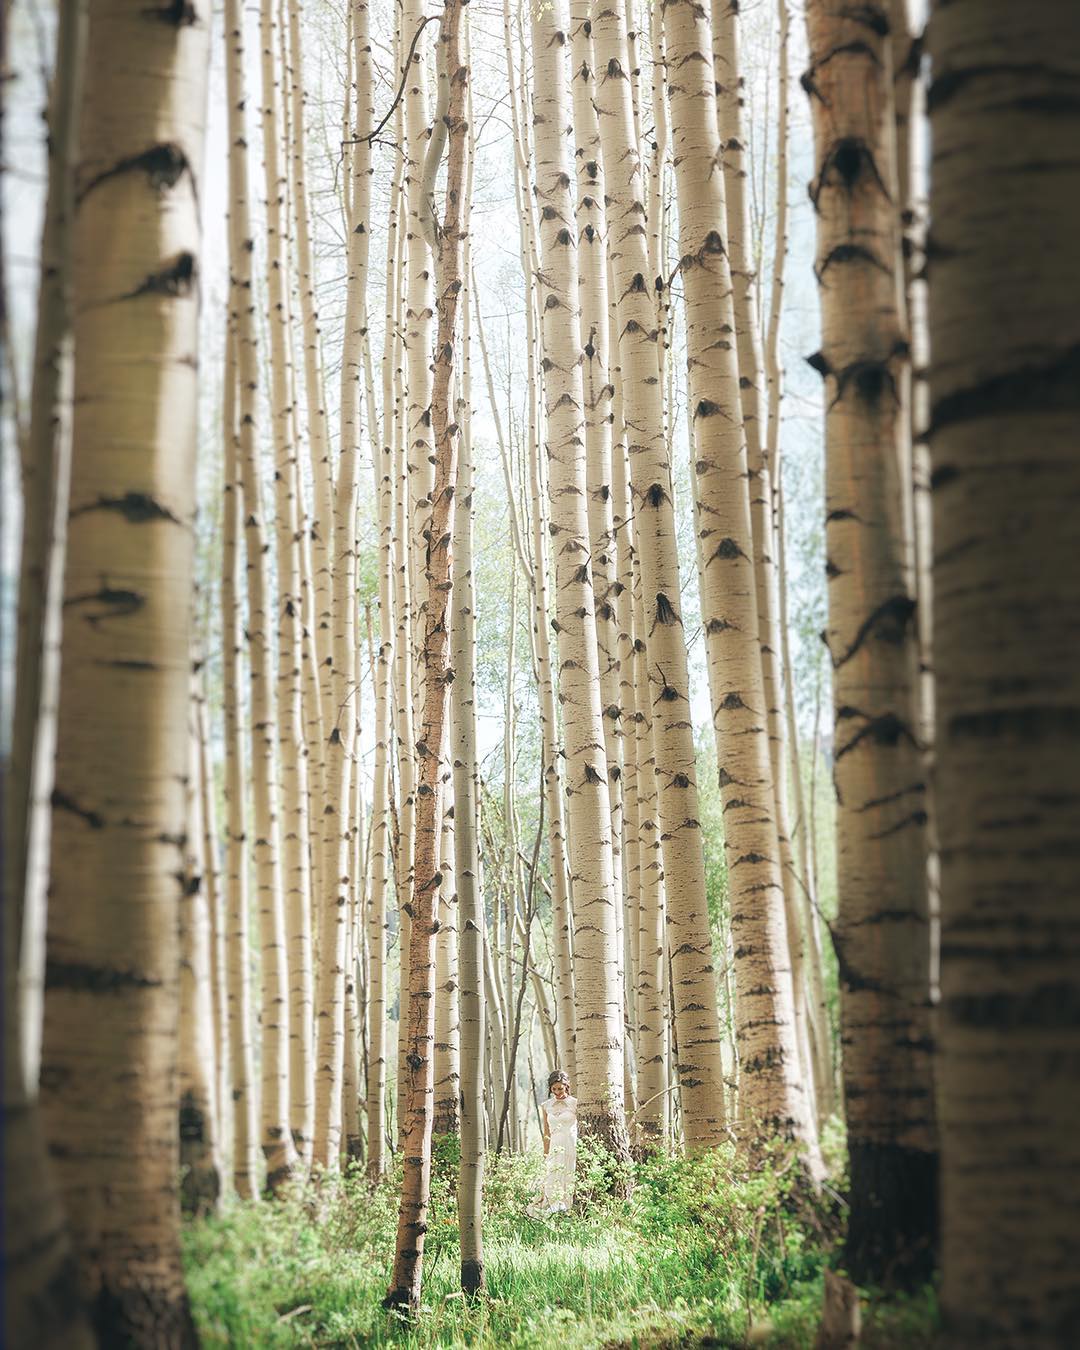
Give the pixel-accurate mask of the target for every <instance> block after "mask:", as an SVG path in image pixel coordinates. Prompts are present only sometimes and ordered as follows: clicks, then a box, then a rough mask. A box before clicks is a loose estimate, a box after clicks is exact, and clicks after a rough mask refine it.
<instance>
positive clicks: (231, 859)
mask: <svg viewBox="0 0 1080 1350" xmlns="http://www.w3.org/2000/svg"><path fill="white" fill-rule="evenodd" d="M239 22H240V15H239V5H238V0H230V4H229V9H228V10H227V12H226V18H225V29H226V40H227V43H228V48H227V52H226V71H227V76H228V78H229V80H230V92H232V86H231V80H232V78H233V77H235V76H236V75H237V73H238V68H239V67H240V66H241V63H242V60H243V49H242V47H239V46H238V44H237V43H236V41H235V37H236V35H237V34H238V32H239V29H238V28H234V27H233V25H234V23H235V24H239ZM230 108H231V109H235V105H233V103H232V100H230ZM250 303H251V300H250V288H249V287H248V288H245V287H244V286H243V285H242V284H240V281H239V278H238V277H237V275H236V273H235V271H232V270H230V284H229V325H228V327H229V331H228V336H227V340H226V357H225V400H224V403H225V417H224V422H225V436H224V509H223V512H222V516H223V520H222V549H221V622H222V633H221V648H222V654H221V670H222V694H223V700H224V705H225V706H224V713H225V716H224V722H225V727H224V731H225V887H226V892H227V895H228V910H227V918H226V924H227V936H226V949H227V980H228V1021H229V1072H230V1077H231V1080H232V1103H233V1181H234V1184H235V1186H236V1190H237V1193H238V1194H239V1196H240V1197H241V1199H244V1200H254V1199H256V1198H257V1197H258V1194H259V1162H258V1142H259V1133H258V1115H259V1101H258V1091H257V1087H256V1083H255V1069H254V1050H253V1045H254V1041H253V1036H254V1033H253V1029H252V994H251V963H250V959H249V958H250V952H249V947H250V940H249V934H248V908H249V901H250V889H249V882H248V838H247V800H246V794H245V791H244V784H245V783H246V782H247V781H248V777H247V774H246V772H245V764H244V735H243V728H242V727H241V725H240V707H239V703H240V681H241V672H242V664H243V648H242V643H243V616H242V613H241V603H240V596H239V594H238V587H237V580H238V577H237V570H238V567H239V562H240V556H239V536H240V533H241V530H242V528H243V524H242V522H243V515H242V513H243V506H244V502H243V492H242V489H241V485H240V479H239V464H238V462H237V457H238V452H239V435H238V428H237V406H236V405H237V399H236V392H237V383H238V364H237V358H236V350H237V347H238V346H239V340H240V339H239V332H240V331H241V327H242V326H241V324H240V322H239V306H241V305H250Z"/></svg>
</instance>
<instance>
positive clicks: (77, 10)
mask: <svg viewBox="0 0 1080 1350" xmlns="http://www.w3.org/2000/svg"><path fill="white" fill-rule="evenodd" d="M85 48H86V5H85V3H82V0H79V2H78V3H73V2H71V0H69V2H68V3H66V4H64V5H62V6H60V9H59V23H58V28H57V38H56V67H55V70H54V72H53V79H52V89H51V92H50V96H49V106H48V112H47V125H48V137H47V142H46V144H47V150H48V157H49V167H48V186H47V189H46V200H45V219H44V223H43V227H42V235H41V272H40V277H39V280H38V295H37V327H36V329H35V332H34V355H33V368H32V376H31V387H30V418H29V425H28V426H27V428H26V432H25V435H23V436H22V437H20V452H21V454H20V459H21V485H22V537H21V544H20V550H21V551H20V557H19V584H18V600H17V616H16V632H15V670H14V680H15V690H14V701H13V707H12V710H11V711H12V718H11V745H10V748H9V751H8V759H7V764H6V766H5V783H4V791H3V829H4V837H5V847H4V849H3V854H4V857H3V862H2V875H3V886H4V897H5V900H6V901H7V903H8V905H10V907H11V908H12V910H13V913H14V922H13V926H12V928H11V930H10V940H11V941H12V943H13V944H14V955H13V963H14V964H13V966H12V971H13V973H14V972H17V974H16V978H17V980H18V983H19V1000H20V1005H21V1006H20V1015H19V1024H20V1028H21V1032H22V1041H21V1043H20V1045H19V1047H18V1054H19V1055H20V1056H21V1058H22V1073H23V1075H24V1078H25V1081H26V1082H27V1083H28V1084H35V1083H36V1082H37V1079H38V1075H39V1070H40V1065H41V1026H42V1001H43V997H44V975H45V925H46V913H47V909H48V885H49V861H48V860H49V827H50V811H49V798H50V795H51V792H52V784H53V760H54V757H55V742H56V714H57V697H58V690H59V680H60V653H59V648H60V635H61V625H62V615H61V589H62V584H63V574H64V548H65V528H66V522H67V512H68V490H69V481H70V475H71V397H72V381H73V372H74V353H73V350H72V332H71V328H72V294H71V285H72V277H71V249H72V220H73V215H74V208H75V202H74V195H73V190H74V168H75V164H76V162H77V159H78V154H79V109H80V103H81V97H82V85H83V70H84V62H85ZM6 338H7V330H6V329H5V342H6ZM35 1095H36V1092H35Z"/></svg>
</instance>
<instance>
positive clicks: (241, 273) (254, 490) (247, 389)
mask: <svg viewBox="0 0 1080 1350" xmlns="http://www.w3.org/2000/svg"><path fill="white" fill-rule="evenodd" d="M267 3H269V0H267ZM231 14H232V11H231V10H230V15H231ZM262 20H263V25H264V27H266V26H267V25H268V23H269V16H268V15H267V14H266V13H265V11H264V13H263V16H262ZM226 36H227V41H228V43H229V53H228V55H229V59H228V61H227V63H226V79H227V98H228V103H229V107H230V113H231V115H232V118H233V123H234V129H235V134H231V135H230V145H229V200H230V211H229V267H230V291H231V293H232V296H233V299H232V300H231V302H230V310H231V313H232V315H233V321H234V323H235V325H236V359H237V367H238V387H239V401H238V409H237V422H238V425H239V468H240V473H239V482H240V486H241V493H242V500H243V506H242V516H241V519H242V521H243V534H244V549H245V559H246V571H247V598H248V616H247V623H246V625H245V626H244V633H245V636H246V638H247V643H248V658H249V677H250V687H251V699H250V727H249V735H250V744H251V781H252V788H253V792H252V798H253V807H254V813H253V817H252V833H253V838H254V849H253V852H254V861H255V878H254V879H255V891H256V906H257V909H258V914H259V941H260V947H261V951H262V995H261V1012H262V1019H261V1020H262V1050H261V1080H262V1082H261V1102H260V1137H261V1143H262V1149H263V1153H264V1155H265V1157H266V1163H267V1171H268V1180H269V1182H270V1185H271V1186H277V1185H279V1184H280V1183H281V1182H282V1181H284V1180H285V1179H286V1177H287V1176H288V1175H289V1173H290V1172H291V1171H292V1169H293V1167H294V1166H295V1163H296V1150H295V1148H294V1147H293V1142H292V1133H291V1130H290V1126H289V1060H288V1053H289V1045H288V969H287V952H286V935H285V915H284V902H283V893H282V884H281V859H280V854H279V848H278V842H279V839H278V836H279V820H278V782H277V770H276V764H275V755H274V750H275V744H276V739H277V733H276V718H277V701H276V698H275V692H276V691H275V688H274V683H273V679H272V663H271V660H270V632H271V630H270V622H271V615H270V609H269V606H270V594H269V576H268V566H267V552H268V548H269V544H268V542H267V536H266V526H265V522H264V520H263V515H262V491H261V486H260V479H259V463H258V457H259V445H258V435H257V426H256V416H257V401H258V400H257V393H258V365H257V355H258V353H257V350H256V336H255V312H254V297H253V293H252V275H251V253H252V249H253V239H252V236H251V222H250V203H249V196H248V166H247V144H248V142H247V137H246V128H245V120H246V119H245V117H244V108H245V98H246V95H245V92H244V78H243V77H244V67H243V60H244V48H243V20H242V17H241V13H240V11H239V9H237V11H236V13H235V18H227V20H226ZM262 42H263V46H264V49H265V48H267V47H271V36H270V32H269V30H268V31H266V32H264V34H263V38H262ZM270 57H271V59H272V47H271V51H270ZM263 59H264V63H265V61H266V60H267V57H266V55H265V54H264V58H263ZM230 129H231V131H232V130H233V126H232V125H231V128H230Z"/></svg>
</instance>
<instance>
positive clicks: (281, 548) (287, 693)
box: [261, 0, 314, 1164]
mask: <svg viewBox="0 0 1080 1350" xmlns="http://www.w3.org/2000/svg"><path fill="white" fill-rule="evenodd" d="M273 9H274V7H273V0H264V4H263V8H262V46H263V51H262V87H263V92H262V107H261V114H262V118H261V120H262V144H263V173H264V180H265V191H266V257H267V290H268V300H269V310H270V314H269V319H270V322H269V330H270V391H269V392H270V422H271V429H272V440H273V449H274V496H275V508H276V510H275V516H274V524H275V543H276V557H277V670H276V698H277V708H278V718H279V720H278V727H277V730H278V738H277V739H278V746H279V753H278V765H279V775H280V776H279V779H278V782H279V786H280V798H279V800H280V807H281V832H280V836H279V838H280V843H281V876H282V885H283V891H284V895H283V902H284V907H285V933H286V952H285V953H284V954H283V956H284V957H285V958H287V968H288V986H289V1002H288V1009H287V1025H288V1034H289V1119H290V1125H291V1133H292V1138H293V1142H294V1144H295V1146H296V1151H297V1154H298V1155H299V1157H300V1159H301V1160H302V1161H303V1162H304V1163H305V1164H306V1163H307V1162H308V1160H309V1159H310V1157H311V1132H312V1125H313V1116H314V1103H313V1100H312V1074H311V1057H312V1045H311V1027H312V1015H313V1014H312V976H311V870H310V863H309V852H308V847H309V835H310V831H309V828H308V766H307V744H306V739H305V735H304V718H303V666H304V649H303V641H304V635H303V614H302V607H301V596H300V575H301V566H300V563H301V559H300V526H301V511H300V503H299V492H300V483H299V475H298V472H297V454H298V451H297V444H296V439H295V435H294V416H293V407H294V402H295V394H294V383H295V381H294V376H293V362H292V343H291V340H290V337H291V335H290V307H289V298H290V297H289V294H288V267H289V249H288V243H289V235H290V221H289V214H288V210H287V206H288V202H287V186H288V184H287V173H286V165H287V160H288V150H289V138H288V135H287V134H285V135H282V134H281V133H282V122H283V121H287V118H286V116H285V115H286V114H287V111H288V99H287V97H285V96H284V95H285V91H284V90H283V89H282V88H281V86H282V85H283V84H284V79H285V74H286V71H285V67H284V63H283V62H282V61H278V60H275V53H274V27H275V23H274V19H273ZM284 36H285V35H284V32H282V33H281V34H280V35H279V37H280V38H281V43H282V45H284ZM302 126H303V121H302V119H301V121H300V127H301V129H302ZM292 131H293V134H294V135H295V134H296V133H297V128H296V126H295V125H294V126H293V128H292ZM301 135H302V131H301Z"/></svg>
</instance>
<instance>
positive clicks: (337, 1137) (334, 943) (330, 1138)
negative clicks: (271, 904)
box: [314, 367, 360, 1171]
mask: <svg viewBox="0 0 1080 1350" xmlns="http://www.w3.org/2000/svg"><path fill="white" fill-rule="evenodd" d="M343 372H344V367H343ZM342 382H343V386H345V385H349V386H352V389H351V392H349V393H348V394H347V395H346V396H347V397H349V398H352V399H355V400H358V398H359V386H358V384H357V383H356V380H355V377H349V376H347V375H345V374H344V373H343V379H342ZM345 393H346V390H345V389H344V388H343V394H345ZM341 431H342V438H341V451H340V454H339V457H338V463H337V474H336V475H335V477H336V481H335V483H334V533H333V538H334V553H333V557H332V558H331V575H332V577H333V583H334V587H333V595H332V597H331V604H332V609H331V613H332V614H333V618H334V624H333V665H332V669H331V674H332V686H331V687H332V690H333V704H334V719H335V720H334V722H333V724H332V725H331V727H330V731H329V735H328V737H327V767H328V772H327V799H326V828H325V831H324V846H325V849H326V853H325V862H324V875H325V880H326V887H327V888H326V891H325V893H324V894H323V895H321V896H320V897H319V903H318V910H317V913H318V933H319V953H318V963H317V967H316V972H315V975H316V982H315V994H316V998H315V1007H316V1022H315V1047H316V1049H315V1151H314V1160H315V1162H316V1163H317V1164H318V1165H319V1166H320V1167H322V1168H323V1169H325V1170H330V1171H333V1170H335V1169H336V1168H337V1166H338V1163H339V1158H340V1152H341V1127H342V1118H341V1090H342V1074H343V1072H344V1063H345V963H346V959H347V954H348V932H347V928H348V919H349V914H350V903H349V897H350V889H351V879H352V870H353V860H352V833H351V828H350V818H351V809H350V808H351V802H352V775H353V772H354V766H353V758H354V747H355V743H356V703H357V700H358V697H359V695H358V690H357V678H356V677H357V669H356V667H357V653H356V621H355V620H356V550H357V543H356V512H357V501H358V494H359V458H360V455H359V445H358V444H357V440H358V432H359V426H358V418H357V413H356V411H354V412H353V413H352V414H350V415H347V416H343V417H342V422H341Z"/></svg>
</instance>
